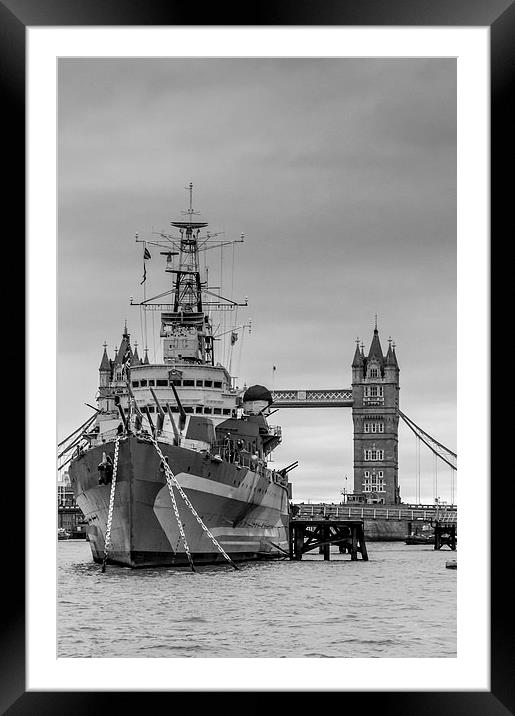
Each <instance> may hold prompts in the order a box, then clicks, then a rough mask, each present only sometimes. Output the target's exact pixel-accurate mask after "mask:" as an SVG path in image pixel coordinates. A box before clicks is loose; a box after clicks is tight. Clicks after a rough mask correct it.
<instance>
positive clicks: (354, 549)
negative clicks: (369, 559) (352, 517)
mask: <svg viewBox="0 0 515 716" xmlns="http://www.w3.org/2000/svg"><path fill="white" fill-rule="evenodd" d="M357 531H358V526H357V525H352V527H351V540H352V541H351V548H350V558H351V561H352V562H355V561H356V560H357V559H358V535H357Z"/></svg>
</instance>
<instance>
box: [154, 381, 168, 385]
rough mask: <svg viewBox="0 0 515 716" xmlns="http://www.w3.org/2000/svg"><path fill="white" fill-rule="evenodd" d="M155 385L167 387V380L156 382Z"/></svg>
mask: <svg viewBox="0 0 515 716" xmlns="http://www.w3.org/2000/svg"><path fill="white" fill-rule="evenodd" d="M156 385H168V381H167V380H156Z"/></svg>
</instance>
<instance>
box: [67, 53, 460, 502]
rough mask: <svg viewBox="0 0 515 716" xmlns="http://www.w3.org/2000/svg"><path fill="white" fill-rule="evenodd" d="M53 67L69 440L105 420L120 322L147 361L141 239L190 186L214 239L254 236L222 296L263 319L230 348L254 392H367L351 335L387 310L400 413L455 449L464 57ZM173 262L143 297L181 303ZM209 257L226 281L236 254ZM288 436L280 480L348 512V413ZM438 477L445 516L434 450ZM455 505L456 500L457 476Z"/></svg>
mask: <svg viewBox="0 0 515 716" xmlns="http://www.w3.org/2000/svg"><path fill="white" fill-rule="evenodd" d="M58 72H59V96H58V103H59V105H58V111H59V115H58V116H59V127H58V142H59V158H58V169H59V187H58V190H59V235H58V311H59V315H58V326H59V333H58V351H59V352H58V355H59V364H58V388H59V395H58V431H59V437H60V438H62V437H64V436H65V435H67V434H68V433H69V432H71V431H72V430H73V429H74V428H75V427H76V426H77V425H78V424H79V423H81V422H83V421H84V420H85V419H86V417H87V416H88V415H89V414H90V412H91V411H90V410H89V409H88V408H86V406H85V405H84V403H85V402H88V403H93V402H94V398H95V393H96V390H97V387H98V366H99V363H100V359H101V355H102V350H103V348H102V344H103V343H104V341H106V342H107V343H108V351H109V354H110V355H112V353H113V351H114V348H115V347H116V346H119V344H120V337H121V333H122V329H123V323H124V320H125V319H127V322H128V329H129V332H130V333H131V336H132V339H133V340H137V341H138V342H139V350H140V354H141V347H142V336H141V328H140V325H141V324H140V316H139V311H138V309H137V308H131V307H129V305H128V304H129V297H130V296H131V295H133V296H134V297H135V299H139V298H140V297H141V287H140V285H139V284H140V281H141V278H142V258H141V257H142V249H141V244H136V242H135V240H134V235H135V233H139V235H140V238H145V239H149V240H151V238H152V230H162V229H164V230H167V229H169V222H170V220H172V219H173V218H174V217H176V216H178V214H179V212H180V211H181V210H183V209H185V208H186V206H187V200H188V197H187V192H186V191H185V189H184V187H185V186H186V185H187V184H188V183H189V182H190V181H191V182H193V184H194V186H195V189H194V206H195V208H197V209H198V210H200V211H201V212H202V216H203V217H205V218H206V220H208V221H209V228H210V230H211V231H213V232H217V231H219V232H224V233H223V234H222V235H221V237H220V238H223V239H224V240H231V239H237V238H239V236H240V234H241V233H242V232H244V234H245V242H244V243H243V244H238V245H237V246H236V247H235V251H234V256H235V264H234V265H235V270H234V274H233V273H232V249H230V248H228V249H225V253H224V257H225V259H226V261H225V266H224V274H223V289H224V293H225V294H226V295H227V294H230V293H231V290H232V291H233V293H234V296H235V297H236V298H243V297H244V296H248V298H249V308H248V309H246V310H245V312H241V313H240V314H239V316H238V319H239V323H241V322H242V321H248V319H249V318H251V319H252V324H253V327H252V334H251V335H250V336H249V335H248V334H245V336H244V338H243V340H242V339H241V338H240V341H239V342H238V343H237V344H236V346H235V351H234V355H233V359H232V373H233V374H235V375H237V376H238V380H237V383H238V384H239V385H243V383H244V382H246V384H247V385H252V384H253V383H261V384H264V385H267V386H268V387H270V388H272V387H275V388H298V389H305V388H326V387H334V388H343V387H350V384H351V369H350V364H351V362H352V358H353V354H354V350H355V339H356V337H358V336H359V337H360V338H361V339H362V340H363V341H364V343H365V351H367V350H368V346H369V345H370V340H371V337H372V331H373V326H374V314H375V313H377V314H378V327H379V333H380V338H381V342H382V345H383V349H384V350H385V352H386V348H387V347H388V340H387V339H388V337H389V336H390V335H391V336H392V338H393V339H394V340H395V342H396V344H397V357H398V360H399V365H400V368H401V373H400V381H401V393H400V402H401V409H402V410H403V411H404V412H405V413H406V414H407V415H408V416H409V417H411V418H412V419H413V420H414V421H415V422H416V423H418V424H419V425H421V426H422V427H423V428H424V429H425V430H427V432H429V433H430V434H432V435H434V436H435V437H436V438H437V439H438V440H439V441H440V442H442V443H444V444H445V445H448V446H449V447H450V448H451V449H455V447H456V62H455V60H453V59H427V60H425V59H345V58H343V59H198V60H196V59H185V60H181V59H173V58H172V59H158V60H155V59H148V60H147V59H119V60H118V59H98V60H97V59H64V60H60V61H59V68H58ZM161 258H163V257H160V256H159V255H158V252H157V251H152V259H151V260H150V261H149V262H147V270H148V280H147V291H148V293H147V295H151V294H152V293H159V292H160V291H163V290H165V289H166V287H167V276H168V275H167V274H165V273H164V272H163V270H162V269H163V264H162V263H161V261H160V259H161ZM209 258H210V264H211V268H210V276H211V278H213V279H214V281H215V282H218V283H217V285H219V281H220V276H219V273H220V251H217V252H215V251H213V252H212V254H211V256H210V257H209ZM157 324H158V321H157V320H156V329H157ZM150 328H151V321H150V322H149V340H148V345H149V349H150V359H151V360H152V359H153V357H154V340H153V339H152V338H151V335H150ZM156 334H157V330H156ZM155 343H156V349H157V352H158V353H159V343H160V341H159V339H158V338H156V341H155ZM157 357H158V356H157ZM218 359H220V360H221V359H222V356H218ZM273 365H275V366H276V367H277V370H276V372H275V378H274V381H275V386H274V385H273V384H272V380H273V379H272V366H273ZM271 422H272V423H278V424H281V425H282V427H283V445H282V446H281V447H280V448H279V449H277V450H276V451H275V453H274V459H275V463H276V467H282V466H283V465H285V464H288V463H290V462H292V461H293V460H297V459H298V460H299V462H300V466H299V468H298V469H297V470H296V471H295V472H294V473H291V477H292V480H293V483H294V499H295V500H308V499H310V500H317V499H324V500H330V501H339V500H340V499H342V498H341V495H340V490H342V489H343V488H344V487H347V488H348V489H350V487H351V480H352V474H353V466H352V461H353V457H352V417H351V410H350V409H325V410H323V409H320V410H318V409H317V410H285V409H283V410H280V411H279V412H278V413H276V414H275V415H274V416H273V417H272V419H271ZM399 438H400V445H399V462H400V485H401V496H402V499H403V500H404V501H409V500H413V499H414V497H415V474H416V452H415V449H416V448H415V438H414V436H413V435H412V434H411V433H410V432H409V430H408V428H406V427H404V426H402V425H401V426H400V428H399ZM421 467H422V472H423V474H422V481H423V482H422V498H423V499H424V500H427V501H432V499H433V479H434V477H435V466H434V459H433V456H432V454H431V453H429V451H428V450H427V449H426V448H425V447H424V446H422V458H421ZM346 475H347V476H348V481H347V482H346V481H345V476H346ZM438 494H439V496H440V497H441V498H442V499H449V498H450V468H447V467H446V466H444V465H443V464H442V463H440V465H439V468H438Z"/></svg>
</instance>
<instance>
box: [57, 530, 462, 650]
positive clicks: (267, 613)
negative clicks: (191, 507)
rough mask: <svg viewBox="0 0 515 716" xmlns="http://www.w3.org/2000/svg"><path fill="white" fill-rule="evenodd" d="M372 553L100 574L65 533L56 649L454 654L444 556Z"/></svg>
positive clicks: (385, 546) (388, 546)
mask: <svg viewBox="0 0 515 716" xmlns="http://www.w3.org/2000/svg"><path fill="white" fill-rule="evenodd" d="M334 556H336V555H334ZM369 556H370V561H369V562H368V563H361V562H360V561H358V562H352V563H351V562H350V561H349V559H348V558H347V559H345V558H341V557H340V556H339V555H338V557H339V558H337V559H334V560H333V559H332V561H331V562H324V561H323V560H322V559H319V558H318V555H313V556H310V558H309V559H307V560H303V561H302V562H286V561H281V562H264V563H251V562H249V563H246V564H243V565H241V567H240V570H239V571H237V572H235V571H234V570H231V569H228V568H226V567H225V566H204V567H201V568H199V570H198V572H197V573H196V574H193V573H191V572H190V571H188V570H187V569H169V568H166V569H162V570H160V569H149V570H129V569H125V568H123V567H115V566H109V567H108V568H107V571H106V573H105V574H101V572H100V565H96V564H94V563H93V562H92V561H91V556H90V552H89V545H88V544H87V543H83V542H75V543H70V542H69V541H68V542H65V541H62V542H60V543H59V544H58V566H59V577H58V657H59V658H70V657H128V656H146V657H153V656H156V657H159V656H161V657H163V656H165V657H174V656H176V657H184V656H186V657H193V658H196V657H202V658H204V657H218V656H222V657H238V658H244V657H262V658H272V657H280V658H287V657H304V658H335V657H336V658H338V657H340V658H343V657H374V658H377V657H390V656H391V657H406V658H407V657H424V658H427V657H432V656H433V657H439V658H441V657H448V658H455V657H456V572H454V571H451V570H446V569H445V561H446V559H447V558H448V555H447V554H446V553H445V554H444V553H439V552H435V551H434V550H416V551H411V550H410V548H409V547H403V546H401V545H399V544H395V543H394V544H392V543H371V544H370V545H369ZM331 558H333V554H331Z"/></svg>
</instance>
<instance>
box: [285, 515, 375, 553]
mask: <svg viewBox="0 0 515 716" xmlns="http://www.w3.org/2000/svg"><path fill="white" fill-rule="evenodd" d="M332 544H337V545H338V546H339V548H340V552H343V553H344V552H348V553H349V554H350V558H351V560H352V561H355V560H357V559H358V552H359V554H361V559H363V560H365V561H366V560H368V554H367V547H366V544H365V531H364V527H363V520H345V519H337V518H332V519H331V518H329V517H325V518H322V519H316V518H311V519H309V518H308V519H305V518H303V517H292V518H291V519H290V559H293V560H301V559H302V555H304V554H306V552H310V551H311V550H313V549H318V550H319V551H320V552H321V553H322V554H323V555H324V560H329V559H330V548H331V545H332Z"/></svg>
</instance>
